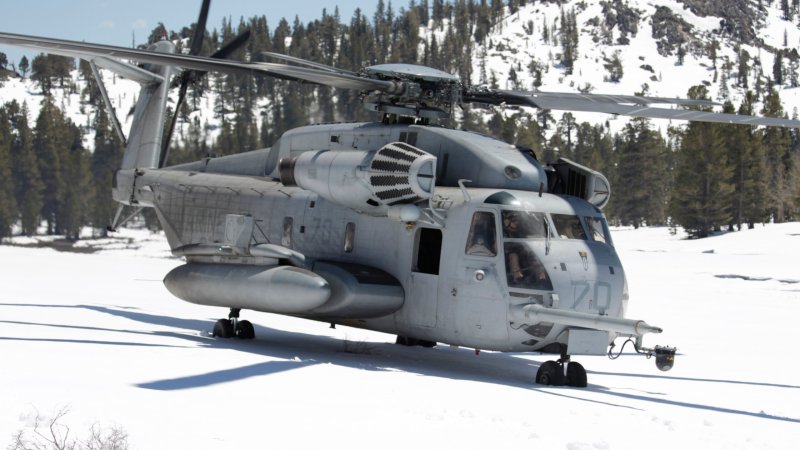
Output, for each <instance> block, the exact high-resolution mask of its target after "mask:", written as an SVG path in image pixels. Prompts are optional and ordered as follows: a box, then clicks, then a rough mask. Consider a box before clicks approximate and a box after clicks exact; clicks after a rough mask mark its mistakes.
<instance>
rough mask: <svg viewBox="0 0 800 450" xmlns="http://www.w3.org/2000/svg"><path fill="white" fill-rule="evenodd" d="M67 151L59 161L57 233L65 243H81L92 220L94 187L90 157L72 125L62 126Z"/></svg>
mask: <svg viewBox="0 0 800 450" xmlns="http://www.w3.org/2000/svg"><path fill="white" fill-rule="evenodd" d="M61 126H62V127H64V128H63V131H64V134H65V136H64V139H65V142H64V143H65V144H67V149H66V152H65V154H64V155H63V158H64V160H63V161H62V170H63V178H64V180H65V183H64V185H63V186H62V188H61V193H60V204H59V207H58V215H57V217H56V220H57V223H58V228H59V229H60V231H59V232H60V233H63V234H64V235H65V237H66V238H67V239H70V240H78V239H80V233H81V229H82V228H83V227H84V226H86V225H88V224H89V221H90V220H91V218H90V216H91V208H92V203H93V199H94V185H93V180H92V172H91V155H90V153H89V152H88V151H87V150H86V149H84V148H83V145H82V139H81V131H80V129H79V128H78V127H77V126H76V125H75V124H74V123H72V122H71V121H68V120H65V121H64V122H63V123H62V125H61Z"/></svg>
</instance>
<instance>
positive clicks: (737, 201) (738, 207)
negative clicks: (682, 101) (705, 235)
mask: <svg viewBox="0 0 800 450" xmlns="http://www.w3.org/2000/svg"><path fill="white" fill-rule="evenodd" d="M754 102H755V95H754V94H753V93H752V92H747V94H746V95H745V98H744V100H743V101H742V104H741V106H739V111H738V112H739V114H744V115H753V114H754V113H755V112H754V111H753V103H754ZM732 109H733V106H732V105H730V106H729V107H728V108H726V110H727V111H728V112H730V111H731V110H732ZM726 128H727V132H726V133H725V140H726V144H725V145H726V147H727V149H728V159H729V161H730V162H731V164H732V165H733V177H732V179H731V184H733V186H734V188H735V192H734V196H733V203H732V205H731V213H732V214H731V215H732V221H733V222H732V223H733V224H734V225H736V226H737V228H738V229H741V225H742V224H743V223H746V224H747V226H748V228H753V227H754V226H755V224H756V223H758V222H764V221H765V220H766V218H767V209H766V207H765V205H766V203H767V198H766V191H767V179H766V176H765V174H766V173H767V170H766V166H765V160H764V147H763V145H762V142H761V136H760V134H759V132H757V131H756V128H755V127H750V126H744V125H737V126H729V127H726Z"/></svg>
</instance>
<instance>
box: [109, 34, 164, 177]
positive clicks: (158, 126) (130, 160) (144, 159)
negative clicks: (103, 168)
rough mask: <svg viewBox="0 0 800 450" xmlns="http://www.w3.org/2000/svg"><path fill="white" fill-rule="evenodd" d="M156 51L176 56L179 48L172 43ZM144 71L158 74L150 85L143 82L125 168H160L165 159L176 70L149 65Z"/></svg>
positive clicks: (123, 160) (123, 161) (161, 44)
mask: <svg viewBox="0 0 800 450" xmlns="http://www.w3.org/2000/svg"><path fill="white" fill-rule="evenodd" d="M153 47H154V50H155V51H159V52H165V53H174V52H175V46H174V45H173V44H172V42H169V41H160V42H157V43H156V44H154V45H153ZM144 69H145V70H147V71H149V72H151V73H152V74H153V75H156V76H154V77H152V78H151V81H150V82H149V83H143V84H142V89H141V91H139V100H138V102H137V103H136V109H135V110H134V115H133V124H132V125H131V130H130V133H128V134H129V140H128V146H127V147H126V148H125V155H124V156H123V157H122V167H121V168H122V169H147V168H153V167H158V162H159V159H160V156H161V140H162V139H163V137H164V119H165V116H166V108H167V100H168V99H169V88H170V81H171V78H172V74H173V73H174V68H173V67H172V66H154V65H149V64H148V65H145V66H144Z"/></svg>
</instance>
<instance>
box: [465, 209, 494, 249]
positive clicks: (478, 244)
mask: <svg viewBox="0 0 800 450" xmlns="http://www.w3.org/2000/svg"><path fill="white" fill-rule="evenodd" d="M465 251H466V253H467V254H468V255H470V256H497V226H496V225H495V219H494V214H493V213H491V212H487V211H478V212H476V213H475V214H473V215H472V223H471V224H470V227H469V235H468V236H467V246H466V248H465Z"/></svg>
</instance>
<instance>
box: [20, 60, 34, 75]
mask: <svg viewBox="0 0 800 450" xmlns="http://www.w3.org/2000/svg"><path fill="white" fill-rule="evenodd" d="M30 68H31V66H30V62H29V61H28V57H27V56H25V55H22V59H20V60H19V70H20V71H21V72H22V78H25V76H26V75H28V70H30Z"/></svg>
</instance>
